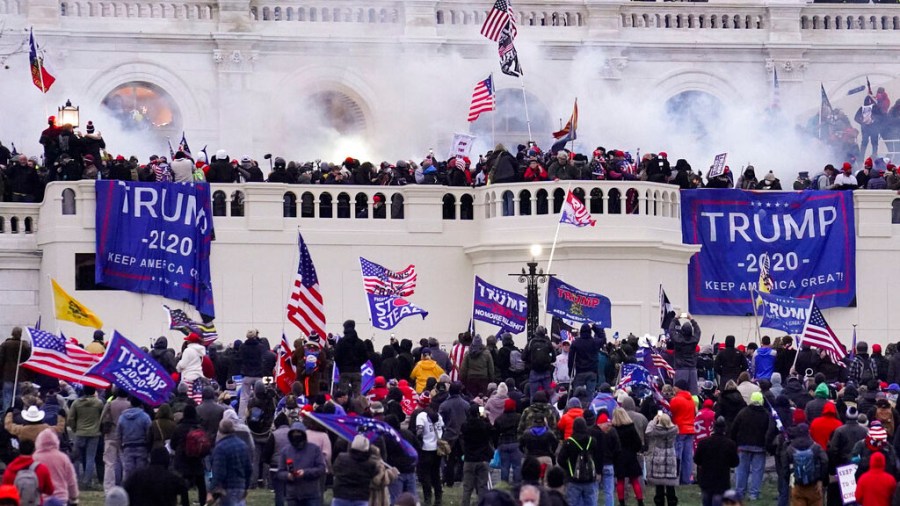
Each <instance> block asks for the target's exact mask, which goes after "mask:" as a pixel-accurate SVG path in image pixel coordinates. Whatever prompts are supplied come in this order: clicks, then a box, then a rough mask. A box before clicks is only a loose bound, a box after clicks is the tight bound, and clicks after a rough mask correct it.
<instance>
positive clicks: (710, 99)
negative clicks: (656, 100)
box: [665, 90, 724, 138]
mask: <svg viewBox="0 0 900 506" xmlns="http://www.w3.org/2000/svg"><path fill="white" fill-rule="evenodd" d="M723 107H724V106H723V104H722V101H721V100H719V99H718V98H717V97H715V96H714V95H711V94H709V93H707V92H705V91H698V90H688V91H682V92H681V93H679V94H677V95H675V96H673V97H671V98H669V99H668V100H666V112H665V114H666V121H668V122H669V123H670V125H671V127H672V128H674V129H675V130H674V131H677V132H684V133H687V134H689V135H691V136H692V137H695V138H706V137H708V136H709V135H710V134H711V133H713V132H715V131H716V130H717V127H718V125H719V123H720V122H721V119H722V108H723Z"/></svg>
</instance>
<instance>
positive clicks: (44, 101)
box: [13, 29, 50, 396]
mask: <svg viewBox="0 0 900 506" xmlns="http://www.w3.org/2000/svg"><path fill="white" fill-rule="evenodd" d="M31 41H32V42H33V43H34V52H35V56H36V57H37V64H38V76H40V79H41V94H42V95H43V96H42V97H41V104H42V105H43V106H44V116H47V117H49V116H50V113H49V111H47V88H46V87H45V86H44V57H43V56H41V55H40V54H38V47H37V42H34V30H33V29H32V30H31ZM20 351H21V350H20ZM18 375H19V371H18V369H16V376H17V377H18ZM15 391H16V390H15V387H13V396H15Z"/></svg>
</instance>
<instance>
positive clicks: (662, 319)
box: [659, 285, 675, 332]
mask: <svg viewBox="0 0 900 506" xmlns="http://www.w3.org/2000/svg"><path fill="white" fill-rule="evenodd" d="M674 318H675V308H674V307H673V306H672V303H671V302H669V296H668V295H666V291H665V290H663V287H662V285H659V328H661V329H662V330H663V332H668V331H669V324H670V323H672V320H673V319H674Z"/></svg>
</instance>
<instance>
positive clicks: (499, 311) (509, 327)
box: [472, 276, 528, 334]
mask: <svg viewBox="0 0 900 506" xmlns="http://www.w3.org/2000/svg"><path fill="white" fill-rule="evenodd" d="M473 306H474V307H473V310H472V317H473V318H475V319H476V320H478V321H482V322H487V323H490V324H492V325H496V326H498V327H500V329H501V330H505V331H508V332H510V333H512V334H519V333H521V332H522V331H523V330H525V320H527V319H528V300H527V299H526V298H525V297H523V296H521V295H519V294H517V293H513V292H510V291H507V290H504V289H502V288H497V287H496V286H494V285H492V284H490V283H486V282H485V281H484V280H483V279H481V278H479V277H478V276H475V301H474V304H473Z"/></svg>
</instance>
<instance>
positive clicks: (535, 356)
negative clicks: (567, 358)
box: [528, 337, 555, 372]
mask: <svg viewBox="0 0 900 506" xmlns="http://www.w3.org/2000/svg"><path fill="white" fill-rule="evenodd" d="M528 346H529V348H530V350H529V351H530V353H529V358H530V359H531V369H532V370H534V371H537V372H547V371H549V370H550V369H552V368H553V359H554V356H555V353H554V352H553V345H551V344H550V341H549V340H548V339H547V338H540V337H539V338H536V339H532V340H531V343H529V345H528Z"/></svg>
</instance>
